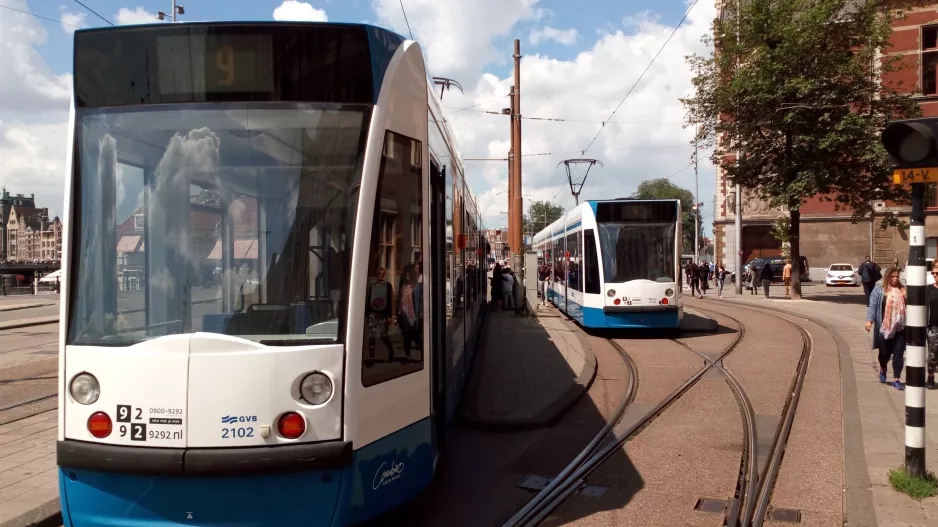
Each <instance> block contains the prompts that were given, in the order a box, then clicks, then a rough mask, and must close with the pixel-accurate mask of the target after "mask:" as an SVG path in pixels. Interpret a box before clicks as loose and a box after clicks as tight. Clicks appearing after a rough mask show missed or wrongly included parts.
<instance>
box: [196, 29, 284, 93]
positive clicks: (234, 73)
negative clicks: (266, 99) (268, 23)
mask: <svg viewBox="0 0 938 527" xmlns="http://www.w3.org/2000/svg"><path fill="white" fill-rule="evenodd" d="M204 63H205V90H206V91H207V92H237V93H257V92H261V93H269V92H270V91H272V90H273V86H272V82H273V53H272V48H271V42H270V36H269V35H209V36H206V39H205V56H204Z"/></svg>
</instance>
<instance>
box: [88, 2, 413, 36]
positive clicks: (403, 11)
mask: <svg viewBox="0 0 938 527" xmlns="http://www.w3.org/2000/svg"><path fill="white" fill-rule="evenodd" d="M75 1H76V2H77V1H78V0H75ZM398 1H399V2H400V3H401V13H404V23H405V24H407V32H408V33H410V39H411V40H413V39H414V32H413V31H411V30H410V21H409V20H407V10H405V9H404V0H398Z"/></svg>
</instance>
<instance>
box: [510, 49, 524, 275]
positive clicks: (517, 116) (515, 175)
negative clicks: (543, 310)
mask: <svg viewBox="0 0 938 527" xmlns="http://www.w3.org/2000/svg"><path fill="white" fill-rule="evenodd" d="M514 59H515V86H514V95H513V96H512V98H511V100H512V102H513V103H514V104H512V108H513V110H512V115H511V122H512V134H511V142H512V148H511V152H512V156H513V160H512V161H513V163H512V177H511V180H509V188H511V189H512V192H511V198H510V199H511V205H512V207H511V209H510V214H511V217H512V218H513V220H514V225H515V228H514V230H510V231H509V240H508V243H509V246H510V247H511V253H512V262H511V263H512V265H511V267H512V268H513V269H519V270H520V269H521V268H522V265H523V263H522V262H523V255H524V243H523V238H522V235H521V226H522V225H523V224H524V222H523V221H522V220H521V217H522V213H523V212H522V211H523V210H524V204H523V203H522V200H521V41H520V40H518V39H515V54H514Z"/></svg>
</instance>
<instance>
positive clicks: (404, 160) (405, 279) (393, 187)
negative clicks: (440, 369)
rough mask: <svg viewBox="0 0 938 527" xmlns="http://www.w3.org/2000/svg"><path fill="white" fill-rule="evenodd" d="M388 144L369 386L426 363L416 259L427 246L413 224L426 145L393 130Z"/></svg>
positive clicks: (366, 354)
mask: <svg viewBox="0 0 938 527" xmlns="http://www.w3.org/2000/svg"><path fill="white" fill-rule="evenodd" d="M384 141H385V143H384V155H383V156H382V159H381V168H380V170H379V173H378V189H377V193H376V198H375V205H374V217H375V218H376V221H375V222H374V226H373V227H372V233H371V249H370V257H369V259H368V286H367V287H366V289H365V291H366V292H365V317H364V321H363V324H362V330H363V332H364V349H363V351H362V359H363V368H362V384H363V385H365V386H372V385H375V384H378V383H382V382H386V381H389V380H391V379H395V378H398V377H401V376H403V375H408V374H411V373H414V372H417V371H420V370H422V369H423V363H424V333H423V322H424V315H423V305H424V303H425V297H426V295H424V290H423V276H421V272H422V269H421V267H420V266H419V265H418V261H416V260H413V258H414V257H415V255H416V256H417V257H419V254H420V247H422V245H423V243H422V240H419V236H422V235H423V230H422V229H420V228H419V227H416V228H415V227H414V225H413V222H414V221H416V222H418V223H419V221H420V210H421V209H420V206H421V198H422V196H423V192H422V188H421V163H420V160H421V159H423V154H422V148H423V145H422V144H421V143H420V142H419V141H415V140H413V139H411V138H409V137H405V136H403V135H400V134H397V133H394V132H391V131H388V132H387V134H386V135H385V139H384ZM415 150H416V152H415ZM392 211H393V212H395V213H392ZM408 231H409V232H408ZM407 234H410V236H407ZM414 235H417V238H415V237H414Z"/></svg>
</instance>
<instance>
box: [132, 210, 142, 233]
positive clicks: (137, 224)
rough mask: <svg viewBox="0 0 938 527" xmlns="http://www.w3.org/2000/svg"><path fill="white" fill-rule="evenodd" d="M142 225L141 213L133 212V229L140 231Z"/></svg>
mask: <svg viewBox="0 0 938 527" xmlns="http://www.w3.org/2000/svg"><path fill="white" fill-rule="evenodd" d="M143 227H144V219H143V214H134V230H137V231H142V230H143Z"/></svg>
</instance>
